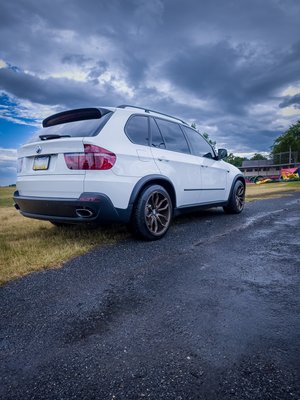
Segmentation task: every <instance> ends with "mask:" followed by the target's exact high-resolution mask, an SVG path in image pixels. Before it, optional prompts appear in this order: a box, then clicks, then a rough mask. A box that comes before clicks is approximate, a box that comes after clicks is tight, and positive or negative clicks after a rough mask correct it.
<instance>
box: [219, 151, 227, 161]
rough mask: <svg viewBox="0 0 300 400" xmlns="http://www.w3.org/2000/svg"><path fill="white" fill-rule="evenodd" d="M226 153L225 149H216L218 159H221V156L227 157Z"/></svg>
mask: <svg viewBox="0 0 300 400" xmlns="http://www.w3.org/2000/svg"><path fill="white" fill-rule="evenodd" d="M227 156H228V153H227V150H226V149H219V150H218V160H223V158H225V157H227Z"/></svg>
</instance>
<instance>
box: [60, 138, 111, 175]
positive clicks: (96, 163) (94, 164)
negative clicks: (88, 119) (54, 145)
mask: <svg viewBox="0 0 300 400" xmlns="http://www.w3.org/2000/svg"><path fill="white" fill-rule="evenodd" d="M64 157H65V161H66V164H67V167H68V168H69V169H86V170H95V169H97V170H104V169H110V168H112V167H113V166H114V164H115V162H116V159H117V156H116V155H115V154H114V153H112V152H111V151H109V150H106V149H103V148H102V147H98V146H94V145H92V144H85V145H84V153H66V154H64Z"/></svg>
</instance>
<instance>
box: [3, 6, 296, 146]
mask: <svg viewBox="0 0 300 400" xmlns="http://www.w3.org/2000/svg"><path fill="white" fill-rule="evenodd" d="M299 16H300V3H299V1H297V0H264V2H263V3H262V2H261V1H259V0H253V1H251V2H250V1H246V0H239V1H236V0H233V1H228V2H224V1H223V0H212V1H210V2H205V1H196V0H193V1H192V0H186V1H182V0H165V1H162V0H153V1H151V2H149V1H144V0H139V1H138V0H126V1H120V0H110V1H109V2H107V1H101V0H100V1H97V0H86V1H85V2H81V1H79V0H74V1H71V0H60V1H58V0H52V1H47V0H45V1H43V2H37V1H35V0H27V1H26V2H24V1H21V0H15V1H11V2H2V4H1V6H0V49H1V51H0V59H1V60H2V63H0V68H1V69H0V90H1V91H2V94H3V95H4V96H6V98H7V96H8V97H9V99H10V100H11V104H13V106H11V107H13V110H11V113H12V112H13V113H14V115H15V118H16V121H17V120H18V118H19V120H20V121H21V119H22V114H20V112H19V109H22V110H23V113H24V107H25V108H26V107H28V104H30V109H33V108H35V109H36V110H43V112H44V111H45V107H47V106H49V111H50V110H51V109H52V108H53V109H55V110H56V111H57V110H62V109H67V108H73V107H81V106H82V107H84V106H93V105H110V106H115V105H118V104H122V103H129V104H136V105H138V106H145V107H150V108H152V109H158V110H159V111H162V112H166V113H169V114H174V115H176V116H178V117H181V118H183V119H185V120H187V121H188V122H190V123H192V122H195V123H196V125H197V127H198V129H199V130H200V131H201V132H204V131H206V132H208V133H209V135H210V137H211V138H212V139H214V140H216V141H217V144H218V145H219V146H220V147H227V148H228V149H229V150H230V151H232V152H234V153H251V152H257V151H258V152H268V151H269V149H270V146H271V145H272V144H273V140H274V139H275V138H276V136H278V135H279V134H280V133H282V132H283V131H284V130H285V129H286V128H287V127H288V126H289V125H290V124H291V123H293V122H295V121H296V120H297V119H299V103H300V101H299V96H300V42H299V38H300V24H299ZM11 113H10V115H11ZM6 115H7V114H6ZM35 116H36V113H35ZM42 117H44V115H42V113H41V116H40V118H38V117H37V118H36V120H39V119H42ZM2 118H5V114H3V115H2ZM21 128H22V126H21V125H20V129H21ZM4 145H5V143H4V144H3V143H1V146H2V147H4Z"/></svg>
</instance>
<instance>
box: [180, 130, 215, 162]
mask: <svg viewBox="0 0 300 400" xmlns="http://www.w3.org/2000/svg"><path fill="white" fill-rule="evenodd" d="M182 128H183V130H184V133H185V134H186V136H187V139H188V141H189V143H190V145H191V148H192V152H193V154H195V155H196V156H200V157H207V158H213V157H214V153H213V150H212V148H211V147H210V145H209V144H208V143H207V141H206V140H205V139H203V137H202V136H201V135H200V133H198V132H196V131H194V129H191V128H188V127H186V126H182Z"/></svg>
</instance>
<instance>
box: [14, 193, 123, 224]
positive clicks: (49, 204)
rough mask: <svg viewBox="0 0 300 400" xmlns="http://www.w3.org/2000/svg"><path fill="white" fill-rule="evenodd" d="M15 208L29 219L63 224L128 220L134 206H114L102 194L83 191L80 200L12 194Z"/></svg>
mask: <svg viewBox="0 0 300 400" xmlns="http://www.w3.org/2000/svg"><path fill="white" fill-rule="evenodd" d="M13 199H14V202H15V208H16V209H17V210H19V211H20V213H21V214H22V215H24V216H25V217H28V218H35V219H42V220H48V221H53V222H64V223H72V224H77V223H88V222H96V223H105V222H124V223H127V222H129V219H130V214H131V207H128V208H127V209H118V208H115V207H114V205H113V203H112V202H111V200H110V199H109V197H107V196H106V195H105V194H102V193H82V194H81V195H80V196H79V198H78V199H65V198H45V197H31V196H20V195H19V192H18V191H16V192H15V193H14V196H13Z"/></svg>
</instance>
